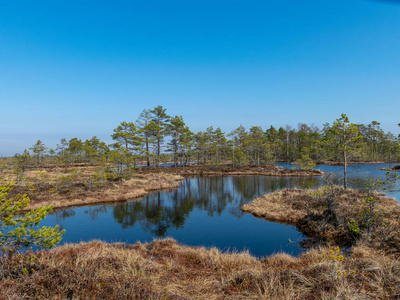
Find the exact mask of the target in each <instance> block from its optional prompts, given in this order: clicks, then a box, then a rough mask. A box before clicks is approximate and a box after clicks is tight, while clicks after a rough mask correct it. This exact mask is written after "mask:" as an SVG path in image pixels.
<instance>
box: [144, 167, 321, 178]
mask: <svg viewBox="0 0 400 300" xmlns="http://www.w3.org/2000/svg"><path fill="white" fill-rule="evenodd" d="M141 172H143V173H158V172H167V173H171V174H179V175H181V176H236V175H238V176H240V175H241V176H245V175H263V176H280V177H291V176H295V177H311V176H322V175H326V173H324V172H322V171H320V170H298V169H283V168H281V167H277V166H274V165H260V166H257V165H246V166H237V167H232V165H220V166H188V167H185V168H183V167H170V168H143V169H142V170H141Z"/></svg>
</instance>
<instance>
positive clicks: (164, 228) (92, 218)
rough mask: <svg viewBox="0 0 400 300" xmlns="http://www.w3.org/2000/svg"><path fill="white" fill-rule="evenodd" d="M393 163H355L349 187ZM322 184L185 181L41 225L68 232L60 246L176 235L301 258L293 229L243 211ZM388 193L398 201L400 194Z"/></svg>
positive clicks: (68, 212) (316, 180) (63, 213)
mask: <svg viewBox="0 0 400 300" xmlns="http://www.w3.org/2000/svg"><path fill="white" fill-rule="evenodd" d="M279 165H281V166H283V167H293V166H292V165H289V164H287V163H280V164H279ZM393 165H394V164H368V165H366V164H362V165H352V166H350V167H349V168H348V170H349V185H350V186H351V187H355V188H363V187H364V182H365V179H366V178H369V177H383V176H384V174H385V172H384V171H381V170H380V169H381V168H382V167H391V166H393ZM317 168H319V169H321V170H322V171H324V172H334V173H337V175H336V180H340V178H341V177H342V175H341V174H342V172H343V167H337V166H327V165H318V166H317ZM324 180H325V179H324V178H323V177H312V178H299V177H266V176H227V177H196V178H186V179H184V180H183V181H182V183H181V186H180V187H179V188H178V189H176V190H174V191H161V192H156V193H151V194H149V195H147V196H145V197H144V198H142V199H140V200H134V201H131V202H124V203H118V204H106V205H96V206H85V207H76V208H68V209H64V210H60V211H58V212H55V213H53V214H52V215H49V216H48V217H47V219H46V220H44V221H43V222H42V223H41V224H43V225H52V226H54V225H56V224H59V225H60V226H61V227H62V228H65V229H66V230H67V232H66V233H65V235H64V238H63V241H62V243H75V242H80V241H89V240H93V239H100V240H104V241H107V242H127V243H135V242H137V241H141V242H150V241H152V240H153V239H154V238H165V237H173V238H174V239H176V240H177V241H178V242H180V243H183V244H186V245H192V246H207V247H212V246H215V247H218V248H219V249H221V250H233V249H236V250H245V249H247V250H249V251H250V253H251V254H253V255H255V256H258V257H262V256H266V255H270V254H272V253H276V252H281V251H285V252H288V253H291V254H293V255H297V254H298V253H299V252H300V251H301V248H300V246H299V243H297V242H298V241H301V240H302V239H303V236H302V234H301V233H299V232H298V231H297V230H296V228H295V227H294V226H289V225H284V224H279V223H272V222H268V221H266V220H263V219H258V218H256V217H254V216H252V215H251V214H244V213H243V212H242V211H241V210H240V207H241V206H242V205H243V204H246V203H249V202H251V201H252V200H253V199H254V198H257V197H259V196H261V195H263V194H265V193H270V192H273V191H276V190H279V189H282V188H293V187H298V188H316V187H318V186H320V185H323V184H324ZM388 194H389V195H390V196H392V197H396V198H397V199H400V194H399V191H398V190H394V191H391V192H389V193H388ZM289 240H291V241H294V243H289Z"/></svg>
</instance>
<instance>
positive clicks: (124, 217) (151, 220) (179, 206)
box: [113, 191, 194, 237]
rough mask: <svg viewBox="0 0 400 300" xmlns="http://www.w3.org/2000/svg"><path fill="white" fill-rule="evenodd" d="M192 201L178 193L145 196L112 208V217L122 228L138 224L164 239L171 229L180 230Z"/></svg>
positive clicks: (192, 205)
mask: <svg viewBox="0 0 400 300" xmlns="http://www.w3.org/2000/svg"><path fill="white" fill-rule="evenodd" d="M193 207H194V199H192V198H190V197H185V195H183V194H181V193H180V191H175V192H171V193H163V192H158V193H154V194H149V195H147V196H146V197H145V198H144V199H143V200H142V201H140V202H138V201H135V202H127V203H123V204H120V205H117V206H115V207H114V210H113V216H114V218H115V220H116V221H117V222H118V223H120V224H121V226H122V228H129V227H133V226H135V224H136V223H138V222H139V223H140V225H141V227H142V228H143V229H144V230H145V231H150V232H152V233H153V234H154V235H156V236H157V237H164V236H165V235H166V233H167V230H168V229H169V228H171V227H174V228H182V227H183V225H184V223H185V220H186V218H187V217H188V216H189V213H190V212H191V211H192V210H193Z"/></svg>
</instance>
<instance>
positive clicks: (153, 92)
mask: <svg viewBox="0 0 400 300" xmlns="http://www.w3.org/2000/svg"><path fill="white" fill-rule="evenodd" d="M399 53H400V2H397V1H372V0H346V1H344V0H335V1H333V0H332V1H327V0H322V1H321V0H318V1H317V0H315V1H298V0H279V1H278V0H275V1H267V0H263V1H258V0H257V1H256V0H247V1H222V0H221V1H218V0H213V1H209V0H202V1H196V0H192V1H183V0H170V1H152V0H146V1H145V0H140V1H136V0H130V1H128V0H126V1H84V0H81V1H75V0H69V1H61V0H60V1H40V0H38V1H18V0H15V1H3V0H0V104H1V109H2V116H1V118H0V155H1V154H2V155H13V154H14V153H16V152H22V151H23V150H24V149H25V148H28V147H29V146H30V145H32V144H33V143H35V142H36V140H38V139H41V140H42V141H43V142H44V143H46V144H47V145H49V146H50V147H54V146H55V144H56V143H58V142H59V140H60V139H61V138H63V137H65V138H67V139H69V138H72V137H76V136H77V137H79V138H82V139H86V138H90V137H91V136H94V135H96V136H98V137H100V138H102V139H105V140H106V141H110V138H109V136H110V134H111V133H112V130H113V128H115V127H116V126H117V125H118V124H119V123H120V122H121V121H134V120H136V118H137V117H138V115H139V113H140V112H141V111H142V110H143V109H144V108H152V107H155V106H157V105H163V106H164V107H165V108H167V112H168V113H169V114H171V115H182V116H183V117H184V119H185V121H186V123H187V124H188V125H189V127H190V128H191V129H192V130H193V131H198V130H204V129H205V128H206V127H208V126H210V125H213V126H214V127H218V126H220V127H221V128H222V129H223V130H224V131H226V132H229V131H231V130H232V129H234V128H235V127H237V126H238V125H239V124H243V125H244V126H246V127H247V128H248V127H250V126H253V125H261V126H263V128H264V129H266V128H267V127H269V126H270V125H271V124H273V125H274V126H284V125H286V124H289V125H291V126H297V124H298V123H299V122H304V123H308V124H311V123H314V124H315V125H318V126H321V125H322V124H323V123H325V122H332V121H333V120H335V119H336V118H338V117H340V114H341V113H347V115H348V116H349V117H350V120H351V121H352V122H355V123H369V122H371V121H372V120H376V121H379V122H380V123H381V126H382V128H383V129H384V130H390V131H392V132H393V133H396V134H397V133H399V129H398V127H397V123H399V122H400V117H399V112H400V101H399V100H400V99H399V98H400V55H399Z"/></svg>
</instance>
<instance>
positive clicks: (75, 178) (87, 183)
mask: <svg viewBox="0 0 400 300" xmlns="http://www.w3.org/2000/svg"><path fill="white" fill-rule="evenodd" d="M24 174H25V177H24V181H22V182H17V183H15V184H14V187H13V190H12V195H16V194H18V193H19V194H27V195H28V197H29V198H30V199H31V201H30V205H29V206H28V207H27V208H25V209H24V210H23V211H29V210H31V209H37V208H39V207H43V206H48V205H53V208H54V209H62V208H68V207H74V206H85V205H98V204H106V203H115V202H124V201H129V200H135V199H139V198H141V197H143V196H145V195H147V194H148V193H149V192H153V191H162V190H173V189H176V188H178V187H179V185H180V183H181V181H182V180H183V179H184V178H188V177H198V176H200V177H201V176H276V177H314V176H324V175H327V174H328V173H324V172H322V171H320V170H298V169H283V168H281V167H276V166H272V165H263V166H243V167H232V166H219V167H204V166H191V167H185V168H183V167H168V168H165V167H159V168H147V167H145V168H140V169H138V170H137V173H134V174H133V175H130V176H129V178H127V179H123V178H122V177H117V178H114V177H111V178H110V179H109V178H108V176H109V175H107V173H104V172H103V173H98V169H96V168H95V167H93V166H90V167H84V166H81V167H79V168H78V169H75V168H72V169H54V168H48V167H47V168H44V169H35V170H27V171H25V173H24ZM73 174H75V175H73ZM99 176H100V177H99ZM11 181H12V174H8V182H11ZM6 182H7V180H6Z"/></svg>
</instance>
